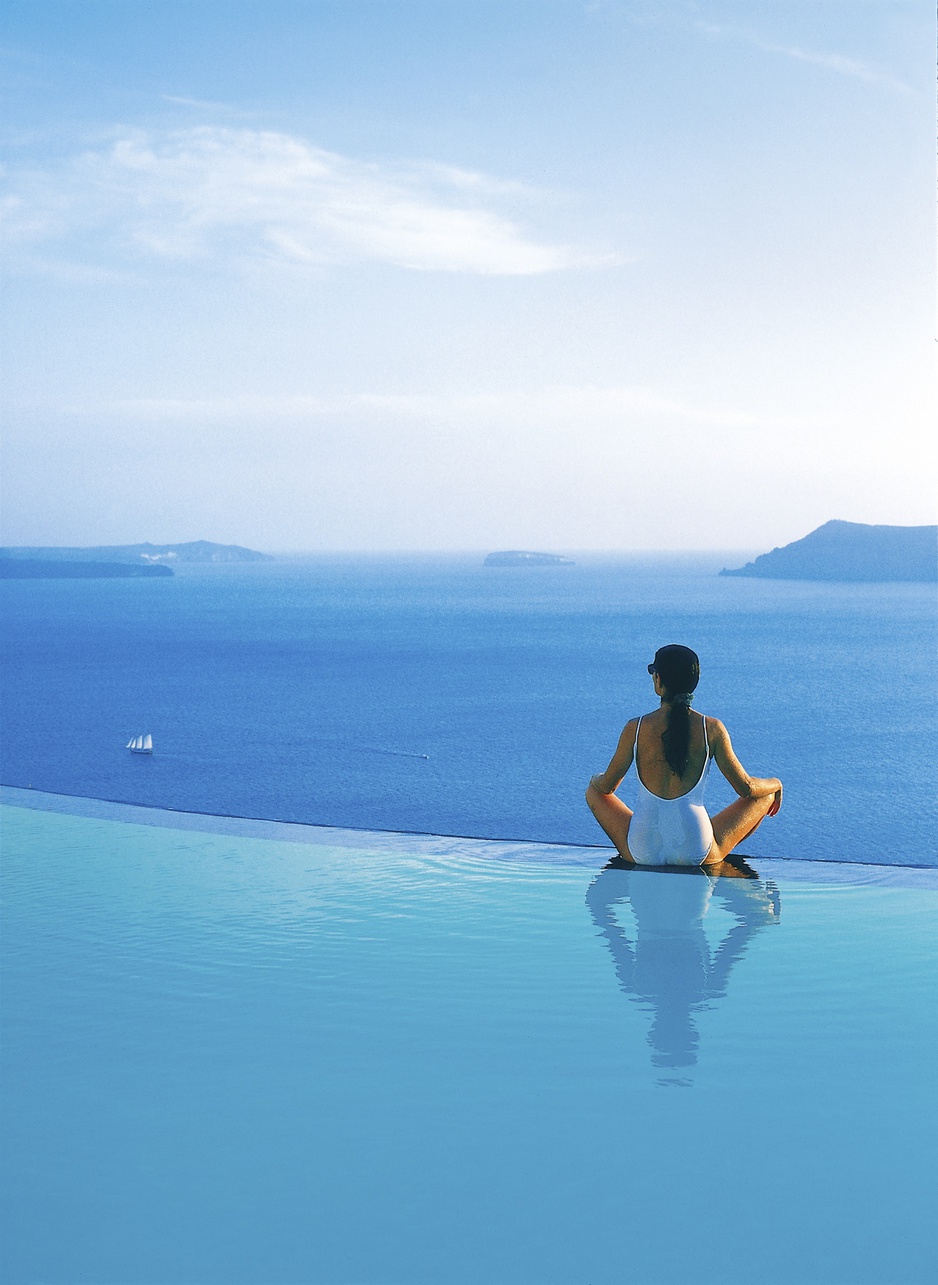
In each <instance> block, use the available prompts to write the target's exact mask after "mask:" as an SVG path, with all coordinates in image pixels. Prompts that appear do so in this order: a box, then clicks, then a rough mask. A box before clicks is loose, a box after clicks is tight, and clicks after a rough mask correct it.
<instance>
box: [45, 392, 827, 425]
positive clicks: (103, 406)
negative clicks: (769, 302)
mask: <svg viewBox="0 0 938 1285" xmlns="http://www.w3.org/2000/svg"><path fill="white" fill-rule="evenodd" d="M45 409H46V410H51V409H52V406H51V404H46V405H45ZM55 409H56V410H57V411H58V412H59V413H63V414H66V415H78V416H92V417H93V418H94V419H95V421H96V422H97V423H100V422H101V420H102V418H114V419H116V420H117V421H119V422H120V423H121V424H134V423H136V424H141V425H142V424H156V423H180V424H182V423H186V424H205V425H209V424H218V425H224V424H247V423H251V422H256V421H260V422H262V423H263V424H264V425H265V426H266V427H267V428H268V429H270V428H272V427H273V426H274V425H282V426H284V427H289V426H290V425H293V426H295V427H299V426H301V425H302V424H303V422H310V423H311V422H313V421H319V420H328V421H330V422H333V421H344V420H351V419H356V420H362V421H364V420H368V421H371V422H379V423H385V424H391V423H402V422H407V423H422V424H426V425H430V426H432V427H435V428H438V429H439V430H440V431H443V432H445V431H446V430H448V429H449V428H451V427H454V426H465V425H470V426H479V425H493V424H494V425H503V426H508V425H513V426H516V427H522V426H526V427H529V428H533V429H536V428H539V427H548V426H559V427H569V426H572V427H575V428H576V429H578V430H579V429H581V428H582V427H583V426H584V425H589V424H602V425H606V426H609V427H613V428H614V427H615V426H616V425H617V424H627V423H643V424H644V423H647V422H648V421H649V420H655V421H671V422H673V423H685V424H687V425H714V426H716V425H720V426H723V427H725V428H735V429H742V430H745V429H758V428H765V427H766V426H770V425H771V426H774V427H777V428H783V427H789V428H798V427H810V425H809V424H808V422H807V421H806V420H804V419H803V418H799V419H793V418H791V417H784V416H766V415H753V414H749V413H747V412H744V411H738V410H731V409H727V408H725V407H713V406H705V405H697V404H694V403H692V402H688V401H686V400H684V399H683V398H681V397H680V396H675V395H674V394H671V393H669V392H668V391H666V390H662V389H658V388H654V387H649V386H645V385H620V386H615V387H599V386H595V385H573V384H557V385H553V386H550V387H546V388H542V389H539V390H537V391H528V390H512V391H506V392H498V393H402V394H394V393H377V392H358V393H344V394H333V395H329V396H319V395H299V396H263V395H261V396H258V395H247V396H236V397H201V398H156V397H143V398H129V399H121V400H116V401H109V402H93V403H81V404H71V405H65V404H62V403H59V404H57V406H56V407H55Z"/></svg>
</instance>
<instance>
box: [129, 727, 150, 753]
mask: <svg viewBox="0 0 938 1285" xmlns="http://www.w3.org/2000/svg"><path fill="white" fill-rule="evenodd" d="M127 748H128V749H129V750H130V752H131V754H152V753H153V737H152V736H151V735H150V733H149V732H147V734H146V736H132V737H131V738H130V740H129V741H128V742H127Z"/></svg>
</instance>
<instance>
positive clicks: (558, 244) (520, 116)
mask: <svg viewBox="0 0 938 1285" xmlns="http://www.w3.org/2000/svg"><path fill="white" fill-rule="evenodd" d="M933 26H934V18H933V12H932V6H931V4H930V2H929V3H926V2H925V0H897V2H895V3H893V2H891V0H846V2H844V3H841V2H839V0H797V2H790V3H782V2H781V0H761V2H760V3H759V4H753V3H752V2H751V0H747V2H746V3H729V2H723V0H714V2H713V3H708V2H706V0H702V2H701V3H684V2H683V0H671V2H669V3H651V2H645V0H634V2H628V0H592V2H589V3H583V2H582V0H581V2H580V3H574V2H573V0H415V2H414V3H406V2H404V0H338V2H333V0H327V2H323V3H319V2H318V0H289V2H286V0H263V2H257V3H255V2H245V0H184V2H175V0H151V2H150V3H147V4H136V3H129V2H127V0H123V2H113V0H112V2H109V3H103V2H99V0H6V3H5V5H4V13H3V17H2V18H0V58H2V64H3V68H4V83H5V90H4V103H3V120H4V121H5V122H6V123H5V125H4V127H3V130H2V134H0V137H2V142H3V153H4V158H3V166H4V168H3V183H4V189H5V192H4V197H3V200H4V210H5V215H4V224H5V231H4V236H3V257H4V272H5V285H4V302H3V311H2V322H0V324H2V334H3V353H2V362H3V371H4V380H3V407H2V409H3V437H2V475H0V481H2V510H0V540H2V542H3V543H5V544H18V545H23V544H44V545H51V544H76V545H80V544H109V543H133V542H137V541H144V540H151V541H154V542H156V543H163V542H175V541H183V540H195V539H208V540H216V541H220V542H223V543H238V544H245V545H249V546H252V547H256V548H260V549H266V550H297V551H299V550H307V551H334V550H335V551H338V550H348V551H366V550H383V551H395V550H402V551H403V550H414V551H417V550H441V551H445V550H485V549H495V548H532V549H547V550H558V551H563V550H577V549H580V550H589V549H593V550H631V549H661V550H669V549H747V550H754V551H755V550H761V549H768V548H772V547H773V546H775V545H780V544H785V543H787V542H788V541H790V540H794V539H798V538H800V537H801V536H803V535H805V534H806V533H807V532H808V531H810V530H812V529H813V528H814V527H816V526H819V525H820V524H821V523H822V522H825V521H827V520H828V519H830V518H841V519H846V520H848V521H855V522H874V523H896V524H918V523H931V522H934V521H935V520H936V518H935V496H936V480H938V467H936V452H935V432H934V424H935V411H936V405H935V383H934V371H933V362H934V351H935V339H934V334H935V325H934V280H935V262H934V259H935V251H934V222H933V192H934V163H933V147H932V139H933V80H934V71H933V65H934V30H933Z"/></svg>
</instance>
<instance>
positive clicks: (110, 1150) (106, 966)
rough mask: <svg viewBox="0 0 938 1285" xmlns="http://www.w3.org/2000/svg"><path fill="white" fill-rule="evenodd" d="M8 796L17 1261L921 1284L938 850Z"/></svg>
mask: <svg viewBox="0 0 938 1285" xmlns="http://www.w3.org/2000/svg"><path fill="white" fill-rule="evenodd" d="M3 797H4V800H5V802H4V806H3V809H2V822H3V862H2V893H3V901H2V929H3V932H2V950H3V1008H2V1016H3V1041H2V1058H3V1065H2V1071H3V1098H2V1109H3V1120H2V1141H3V1155H4V1162H3V1200H2V1219H3V1225H2V1233H3V1235H2V1250H0V1253H2V1269H3V1279H4V1281H5V1282H8V1283H9V1285H14V1283H17V1285H18V1283H19V1282H46V1283H48V1285H58V1283H60V1282H69V1283H71V1282H78V1281H82V1282H114V1283H115V1285H132V1283H135V1282H146V1283H148V1285H149V1283H153V1285H157V1283H159V1285H169V1283H170V1282H173V1283H175V1282H212V1283H214V1282H219V1283H220V1282H225V1283H226V1285H229V1283H235V1282H250V1283H252V1285H254V1283H257V1285H260V1283H265V1285H266V1283H267V1282H270V1283H271V1285H273V1283H278V1285H280V1283H285V1282H325V1283H330V1285H331V1283H333V1282H367V1283H370V1282H401V1283H405V1282H406V1283H407V1285H416V1283H418V1282H434V1283H437V1282H440V1283H442V1282H473V1283H474V1285H478V1283H479V1282H555V1281H556V1282H592V1283H593V1285H598V1283H600V1282H607V1281H608V1282H635V1283H636V1285H644V1283H645V1282H682V1283H683V1282H690V1283H694V1285H696V1283H698V1282H711V1281H712V1282H721V1283H729V1282H740V1283H743V1282H744V1283H745V1285H752V1283H753V1282H757V1281H758V1282H760V1283H761V1282H785V1283H786V1285H789V1283H790V1285H802V1283H809V1282H823V1283H825V1285H827V1283H828V1282H845V1283H846V1282H849V1283H850V1285H858V1283H859V1282H889V1283H891V1285H892V1283H906V1282H919V1281H921V1282H925V1281H931V1280H933V1279H934V1273H935V1267H936V1253H935V1251H936V1236H935V1230H934V1221H935V1220H934V1182H935V1155H936V1141H938V1138H936V1133H938V1130H936V1123H935V1111H934V1107H933V1100H934V1090H935V1074H934V1065H935V1053H936V1048H938V1041H936V1025H938V1021H936V1014H938V1004H936V1002H935V1001H936V998H938V996H936V990H938V986H936V975H938V968H936V963H938V959H936V955H938V950H936V934H935V926H936V911H938V875H936V874H935V872H933V871H912V870H903V869H898V868H886V867H869V866H856V865H854V866H850V867H842V866H836V865H823V866H819V865H812V864H811V863H798V862H780V861H773V862H770V861H766V862H762V861H759V860H756V859H754V860H753V865H754V867H755V869H756V870H757V871H758V873H759V876H760V877H759V878H758V879H754V880H725V879H721V880H717V881H713V880H710V879H708V878H707V877H706V876H703V875H683V874H679V875H674V874H658V873H654V872H647V871H642V872H629V871H624V870H612V869H610V870H602V869H601V867H602V865H603V862H604V860H605V857H606V856H607V855H608V854H607V853H605V852H603V851H599V850H596V849H589V848H563V847H549V846H538V845H521V844H499V843H492V842H485V841H468V840H455V839H439V840H438V839H433V838H429V837H425V836H414V837H409V836H389V835H383V834H372V833H367V832H358V833H356V832H351V831H338V830H320V829H316V828H314V827H304V826H294V825H278V824H275V823H240V822H234V821H227V820H225V819H218V818H205V817H191V816H185V815H180V814H173V813H166V812H158V811H149V812H148V811H147V810H144V809H139V808H129V807H122V806H119V805H97V804H93V803H91V802H87V803H81V802H79V801H74V800H72V801H68V800H63V799H58V798H55V797H52V796H38V795H35V794H33V795H30V794H29V793H28V792H26V791H13V790H5V791H4V792H3ZM82 813H84V815H83V814H82Z"/></svg>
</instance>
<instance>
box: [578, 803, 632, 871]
mask: <svg viewBox="0 0 938 1285" xmlns="http://www.w3.org/2000/svg"><path fill="white" fill-rule="evenodd" d="M586 802H587V803H588V804H589V808H590V811H591V812H592V814H593V816H594V817H595V818H596V820H597V821H598V822H599V824H600V825H601V826H602V828H603V829H604V830H605V831H606V834H608V836H609V838H610V839H611V840H612V842H613V843H614V844H615V845H616V851H617V852H618V853H619V856H620V857H624V858H625V859H626V861H631V860H632V858H631V857H630V856H629V844H628V838H629V822H630V821H631V820H632V809H631V808H627V807H626V806H625V804H624V803H623V802H622V800H621V799H620V798H618V797H617V796H616V795H615V794H600V792H599V791H598V790H597V789H595V788H594V787H593V786H592V785H589V786H587V789H586Z"/></svg>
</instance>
